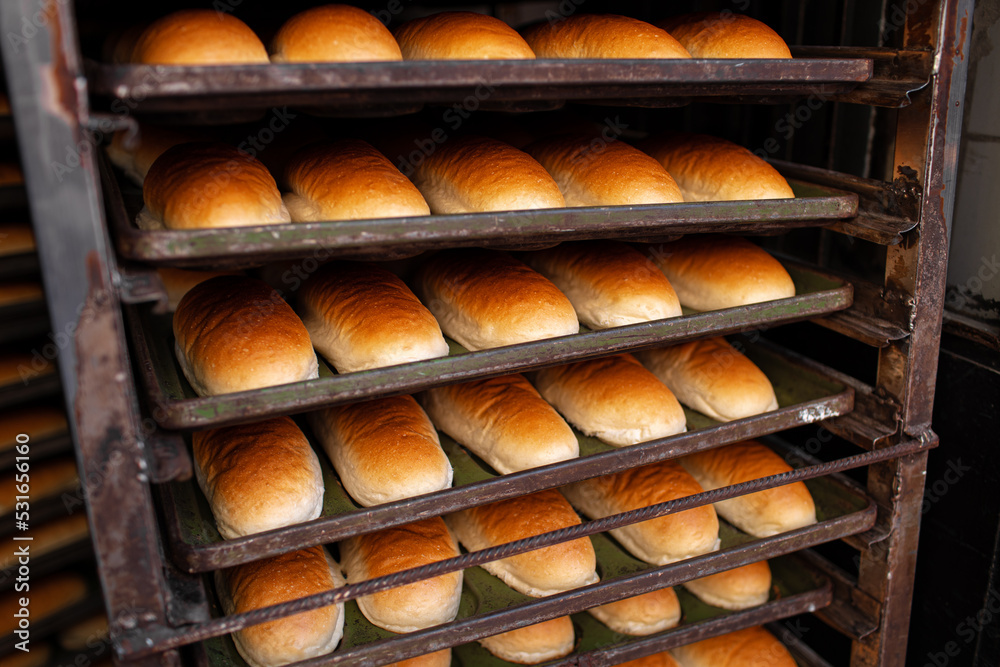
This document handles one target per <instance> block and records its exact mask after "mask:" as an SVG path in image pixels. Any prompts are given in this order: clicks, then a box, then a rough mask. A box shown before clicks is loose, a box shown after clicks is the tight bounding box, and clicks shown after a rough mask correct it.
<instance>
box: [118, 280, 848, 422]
mask: <svg viewBox="0 0 1000 667" xmlns="http://www.w3.org/2000/svg"><path fill="white" fill-rule="evenodd" d="M786 268H787V269H788V271H789V274H790V275H791V277H792V279H793V281H794V282H795V288H796V294H797V296H794V297H791V298H787V299H778V300H775V301H768V302H765V303H757V304H751V305H748V306H740V307H737V308H726V309H723V310H717V311H712V312H704V313H692V314H688V315H684V316H681V317H674V318H670V319H665V320H657V321H654V322H644V323H641V324H633V325H629V326H624V327H616V328H612V329H605V330H603V331H589V330H586V329H581V333H579V334H576V335H572V336H562V337H559V338H550V339H546V340H540V341H534V342H530V343H522V344H518V345H510V346H507V347H500V348H494V349H491V350H482V351H479V352H468V351H466V350H465V349H464V348H462V347H461V346H460V345H458V344H457V343H455V342H454V341H449V345H450V353H449V356H447V357H442V358H439V359H429V360H426V361H419V362H413V363H408V364H401V365H398V366H392V367H388V368H378V369H373V370H367V371H358V372H354V373H346V374H344V375H338V374H336V373H335V372H334V371H333V370H332V369H331V368H330V367H329V366H328V365H327V364H326V363H325V362H324V360H323V359H322V357H320V360H319V374H320V377H319V379H316V380H307V381H304V382H297V383H293V384H286V385H281V386H276V387H266V388H263V389H257V390H253V391H245V392H239V393H233V394H224V395H219V396H204V397H199V396H198V395H197V394H195V392H194V390H193V389H191V387H190V385H189V384H188V383H187V381H186V380H185V379H184V376H183V373H182V372H181V370H180V366H179V365H178V363H177V360H176V358H175V356H174V342H173V333H172V327H171V316H170V315H157V314H155V313H154V312H153V307H152V306H151V305H148V304H146V305H139V306H126V307H125V314H126V319H127V324H128V329H129V333H130V336H131V339H132V343H133V347H134V351H135V359H136V363H137V365H138V368H139V372H140V375H141V377H142V382H143V385H144V387H145V390H146V396H147V398H148V400H149V407H150V412H151V413H152V415H153V418H154V419H155V420H156V421H157V422H158V423H159V424H160V425H161V426H163V427H165V428H168V429H173V430H191V429H201V428H209V427H213V426H220V425H224V424H234V423H238V422H247V421H253V420H255V419H262V418H265V417H270V416H275V415H281V414H291V413H297V412H306V411H309V410H316V409H318V408H321V407H324V406H329V405H337V404H345V403H352V402H357V401H361V400H365V399H369V398H376V397H380V396H389V395H393V394H407V393H414V392H417V391H422V390H424V389H429V388H431V387H439V386H442V385H446V384H454V383H456V382H464V381H468V380H473V379H476V378H484V377H491V376H497V375H506V374H509V373H516V372H521V371H526V370H531V369H535V368H542V367H545V366H554V365H558V364H563V363H568V362H570V361H574V360H580V359H589V358H594V357H599V356H603V355H608V354H613V353H616V352H625V351H629V350H635V349H640V348H648V347H653V346H655V345H658V344H668V343H680V342H683V341H686V340H691V339H694V338H699V337H701V338H704V337H706V336H713V335H724V334H729V333H735V332H738V331H762V330H764V329H767V328H769V327H772V326H774V325H776V324H780V323H786V322H794V321H798V320H803V319H808V318H812V317H816V316H819V315H824V314H829V313H832V312H835V311H838V310H843V309H845V308H847V307H849V306H850V305H851V303H852V301H853V289H852V287H851V285H850V284H849V283H845V282H843V281H841V280H838V279H835V278H832V277H830V276H828V275H826V274H824V273H821V272H819V271H816V270H815V269H811V268H806V267H802V266H798V265H794V264H790V263H787V264H786Z"/></svg>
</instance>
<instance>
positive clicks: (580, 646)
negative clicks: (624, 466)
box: [194, 535, 832, 667]
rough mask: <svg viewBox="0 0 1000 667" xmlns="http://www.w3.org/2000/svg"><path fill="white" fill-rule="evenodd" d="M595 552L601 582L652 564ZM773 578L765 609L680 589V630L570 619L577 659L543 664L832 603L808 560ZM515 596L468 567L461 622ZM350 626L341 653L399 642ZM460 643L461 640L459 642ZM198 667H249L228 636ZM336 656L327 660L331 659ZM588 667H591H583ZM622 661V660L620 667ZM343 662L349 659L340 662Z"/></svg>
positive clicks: (655, 646) (477, 653) (470, 655)
mask: <svg viewBox="0 0 1000 667" xmlns="http://www.w3.org/2000/svg"><path fill="white" fill-rule="evenodd" d="M594 547H595V550H596V551H597V552H598V558H599V568H601V571H602V575H603V576H609V577H613V576H620V575H624V574H632V573H634V572H637V571H642V570H644V569H649V566H648V565H645V564H644V563H640V562H639V561H636V560H635V559H633V558H632V557H631V556H629V555H628V554H627V553H625V552H624V551H622V550H621V549H620V548H619V547H618V546H617V545H616V544H615V543H614V541H613V540H612V539H609V538H607V537H605V536H603V535H601V536H595V539H594ZM770 567H771V573H772V592H771V598H770V599H769V600H768V602H766V603H764V604H763V605H760V606H757V607H754V608H752V609H746V610H742V611H738V612H732V611H726V610H724V609H719V608H717V607H712V606H710V605H708V604H705V603H704V602H702V601H700V600H698V598H696V597H695V596H693V595H691V594H690V593H688V592H687V591H686V590H684V589H682V588H680V587H677V588H676V589H675V590H676V592H677V597H678V598H679V600H680V603H681V614H682V615H681V622H680V624H678V626H677V627H675V628H671V629H669V630H665V631H663V632H659V633H656V634H654V635H647V636H645V637H634V636H628V635H622V634H619V633H616V632H614V631H612V630H610V629H609V628H608V627H607V626H605V625H603V624H602V623H601V622H600V621H598V620H597V619H596V618H594V617H593V616H591V615H590V614H588V613H586V612H580V613H576V614H573V615H572V616H571V619H572V621H573V628H574V632H575V635H576V645H575V647H574V651H573V654H571V655H569V656H567V657H566V658H563V659H560V660H553V661H548V662H545V663H544V664H546V665H575V664H587V665H593V666H594V667H598V666H600V665H613V664H618V662H621V660H620V659H619V658H618V657H617V656H619V655H621V654H622V653H623V652H627V653H628V655H629V658H628V659H632V658H634V657H638V656H640V655H649V654H651V653H657V652H659V651H663V650H666V649H667V648H670V647H673V646H680V645H681V644H686V643H690V642H692V641H698V640H699V639H703V638H705V637H708V636H713V635H716V634H720V633H722V632H731V631H733V630H736V629H739V628H743V627H750V626H753V625H761V624H763V623H768V622H771V621H775V620H778V619H781V618H787V617H788V616H792V615H795V614H799V613H806V612H811V611H814V610H816V609H820V608H822V607H825V606H826V605H828V604H829V603H830V601H831V598H832V588H831V585H830V582H829V580H828V579H827V578H826V577H825V576H824V575H823V574H822V573H820V572H818V571H816V570H814V569H812V567H811V566H810V565H809V564H808V563H806V562H805V561H804V560H802V559H799V558H797V557H795V556H782V557H779V558H775V559H773V560H771V561H770ZM530 600H531V598H527V597H525V596H523V595H520V594H519V593H517V592H515V591H513V590H511V589H510V588H508V587H507V586H506V585H504V584H503V583H502V582H501V581H500V580H499V579H497V578H495V577H493V576H492V575H490V574H488V573H487V572H486V571H485V570H483V569H481V568H478V567H476V568H471V569H469V570H466V572H465V581H464V587H463V596H462V602H461V605H460V608H459V615H458V619H459V621H460V620H461V619H463V618H468V617H471V616H472V615H474V614H476V613H484V612H485V613H488V612H490V611H495V610H499V609H503V608H505V607H507V606H511V605H515V604H522V603H524V602H526V601H530ZM345 611H346V619H345V624H344V639H343V640H342V641H341V644H340V646H339V647H338V648H337V652H348V651H351V652H355V653H356V654H357V653H360V651H359V649H363V647H364V646H365V645H367V644H370V643H372V642H375V641H379V640H389V641H391V640H392V638H394V637H398V635H396V634H394V633H391V632H387V631H385V630H382V629H380V628H377V627H375V626H373V625H372V624H371V623H369V622H368V620H367V619H366V618H365V617H364V616H363V615H362V614H361V612H360V611H359V609H358V606H357V603H355V602H353V601H351V602H348V603H347V604H346V605H345ZM459 636H461V635H459ZM194 653H195V657H196V660H195V664H196V665H198V666H199V667H245V665H246V662H245V661H244V660H243V658H242V656H240V655H239V653H238V652H237V651H236V647H235V645H234V644H233V641H232V639H231V638H230V636H228V635H227V636H224V637H217V638H215V639H211V640H209V641H206V642H204V643H202V644H200V645H199V646H198V647H197V648H196V649H195V651H194ZM334 655H336V652H335V654H333V655H331V656H328V657H329V658H333V657H334ZM584 659H585V660H587V662H586V663H579V662H578V661H581V660H584ZM616 660H617V661H616ZM341 662H342V663H344V662H345V661H344V660H341ZM324 663H325V660H316V661H309V662H308V663H306V664H309V665H313V664H324ZM350 664H352V665H354V664H357V665H366V664H379V663H377V662H371V661H368V660H365V659H364V657H363V654H361V655H359V656H358V658H357V661H356V662H353V661H352V662H350ZM451 664H452V665H453V666H456V667H506V666H508V665H513V664H514V663H510V662H507V661H505V660H501V659H499V658H497V657H495V656H493V655H492V654H490V653H489V652H488V651H487V650H486V649H484V648H483V647H482V646H480V645H479V644H478V643H476V642H473V643H469V644H462V645H459V646H456V647H455V648H454V649H453V651H452V663H451Z"/></svg>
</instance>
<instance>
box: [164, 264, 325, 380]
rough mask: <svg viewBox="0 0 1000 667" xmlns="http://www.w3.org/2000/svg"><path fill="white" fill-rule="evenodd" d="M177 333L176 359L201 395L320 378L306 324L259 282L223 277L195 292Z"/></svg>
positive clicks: (177, 315) (181, 312) (185, 302)
mask: <svg viewBox="0 0 1000 667" xmlns="http://www.w3.org/2000/svg"><path fill="white" fill-rule="evenodd" d="M173 328H174V339H175V351H176V354H177V360H178V361H179V362H180V365H181V369H182V370H183V371H184V376H185V377H186V378H187V379H188V382H190V383H191V386H192V387H193V388H194V390H195V391H196V392H197V393H198V395H200V396H214V395H217V394H228V393H231V392H237V391H247V390H250V389H259V388H261V387H270V386H274V385H280V384H286V383H290V382H300V381H302V380H309V379H313V378H317V377H319V365H318V361H317V359H316V353H315V352H314V351H313V348H312V343H311V342H310V341H309V332H308V331H306V328H305V326H304V325H303V324H302V320H300V319H299V317H298V315H296V314H295V312H294V311H293V310H292V309H291V307H290V306H289V305H288V304H287V303H285V302H284V301H283V300H282V299H281V297H280V296H279V295H278V293H277V292H275V291H274V290H273V289H271V288H270V287H269V286H268V285H267V284H266V283H264V282H262V281H260V280H254V279H251V278H243V277H239V276H220V277H218V278H212V279H210V280H206V281H205V282H203V283H201V284H199V285H197V286H195V287H193V288H192V289H191V290H190V291H189V292H188V293H187V294H186V295H184V298H183V299H181V302H180V303H179V304H178V305H177V310H176V311H175V312H174V324H173Z"/></svg>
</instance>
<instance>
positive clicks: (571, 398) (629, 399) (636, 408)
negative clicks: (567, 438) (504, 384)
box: [533, 354, 687, 447]
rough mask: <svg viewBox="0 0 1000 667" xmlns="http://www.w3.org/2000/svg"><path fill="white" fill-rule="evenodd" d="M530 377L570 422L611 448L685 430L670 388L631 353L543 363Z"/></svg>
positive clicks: (678, 404) (682, 413) (684, 423)
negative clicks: (558, 362) (542, 366)
mask: <svg viewBox="0 0 1000 667" xmlns="http://www.w3.org/2000/svg"><path fill="white" fill-rule="evenodd" d="M533 382H534V384H535V387H537V388H538V392H539V393H540V394H541V395H542V397H543V398H544V399H545V400H546V401H548V402H549V403H550V404H552V406H553V407H555V409H556V410H558V411H559V412H560V413H561V414H562V415H563V416H564V417H565V418H566V419H567V420H569V422H570V423H571V424H573V426H575V427H576V428H577V429H579V430H580V431H583V432H584V433H585V434H587V435H591V436H594V437H596V438H598V439H599V440H600V441H601V442H604V443H606V444H609V445H613V446H615V447H623V446H626V445H634V444H636V443H639V442H645V441H646V440H653V439H655V438H665V437H667V436H670V435H675V434H677V433H683V432H684V431H686V430H687V425H686V421H685V418H684V410H683V408H681V404H680V403H678V402H677V399H676V398H674V395H673V394H672V393H670V389H668V388H667V386H666V385H665V384H663V383H662V382H660V381H659V380H658V379H656V376H655V375H653V374H652V373H650V372H649V371H648V370H646V369H645V368H643V367H642V364H640V363H639V362H638V361H636V359H635V357H633V356H632V355H630V354H618V355H614V356H611V357H601V358H599V359H591V360H588V361H578V362H576V363H572V364H567V365H565V366H555V367H552V368H544V369H542V370H540V371H538V372H536V373H535V374H534V377H533Z"/></svg>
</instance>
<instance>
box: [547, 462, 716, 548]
mask: <svg viewBox="0 0 1000 667" xmlns="http://www.w3.org/2000/svg"><path fill="white" fill-rule="evenodd" d="M702 490H703V489H702V487H701V486H699V485H698V482H696V481H695V478H694V477H692V476H691V475H690V474H688V473H687V472H685V470H684V469H683V468H681V467H680V465H678V464H677V462H676V461H661V462H660V463H654V464H652V465H648V466H643V467H641V468H633V469H631V470H624V471H622V472H618V473H613V474H611V475H603V476H601V477H594V478H592V479H587V480H584V481H582V482H576V483H574V484H570V485H569V486H565V487H563V489H562V491H563V493H564V494H565V495H566V497H567V498H569V501H570V502H571V503H573V506H574V507H576V508H577V509H579V510H581V511H582V512H583V513H584V514H586V515H587V516H589V517H590V518H591V519H601V518H604V517H606V516H610V515H612V514H620V513H622V512H628V511H631V510H637V509H642V508H644V507H649V506H650V505H656V504H659V503H663V502H667V501H670V500H677V499H678V498H683V497H685V496H690V495H694V494H696V493H701V492H702ZM610 532H611V534H612V535H614V537H615V539H617V540H618V541H619V542H621V544H622V546H624V547H625V548H626V549H628V551H629V552H630V553H631V554H632V555H634V556H635V557H636V558H640V559H642V560H644V561H646V562H647V563H651V564H653V565H666V564H668V563H673V562H675V561H679V560H683V559H685V558H690V557H691V556H698V555H701V554H704V553H709V552H711V551H715V550H717V549H718V548H719V520H718V517H716V515H715V510H714V509H713V508H712V507H711V506H710V505H703V506H701V507H695V508H692V509H689V510H684V511H683V512H675V513H673V514H668V515H666V516H662V517H659V518H657V519H651V520H649V521H643V522H641V523H634V524H631V525H629V526H625V527H623V528H615V529H613V530H611V531H610Z"/></svg>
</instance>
